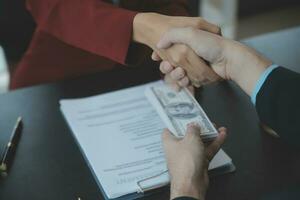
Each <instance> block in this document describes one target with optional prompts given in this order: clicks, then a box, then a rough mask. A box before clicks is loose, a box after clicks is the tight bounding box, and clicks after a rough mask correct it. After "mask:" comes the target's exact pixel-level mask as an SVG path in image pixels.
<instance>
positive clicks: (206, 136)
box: [145, 85, 218, 142]
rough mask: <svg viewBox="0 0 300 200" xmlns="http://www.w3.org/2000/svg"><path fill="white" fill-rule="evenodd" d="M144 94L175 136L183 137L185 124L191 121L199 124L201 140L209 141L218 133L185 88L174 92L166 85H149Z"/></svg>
mask: <svg viewBox="0 0 300 200" xmlns="http://www.w3.org/2000/svg"><path fill="white" fill-rule="evenodd" d="M145 95H146V97H147V98H148V100H149V102H150V103H151V104H152V106H153V107H154V108H155V110H156V111H157V113H158V114H159V116H160V117H161V119H162V120H163V121H164V123H165V124H166V126H167V128H168V129H169V130H170V131H171V132H172V133H173V134H174V135H175V136H176V137H179V138H182V137H184V135H185V133H186V129H187V125H188V124H189V123H192V122H194V123H197V124H198V125H199V126H200V128H201V135H200V136H201V138H202V140H203V141H205V142H207V141H210V140H212V139H214V138H215V137H216V136H217V135H218V131H217V130H216V128H215V127H214V125H213V124H212V123H211V121H210V120H209V118H208V117H207V115H206V113H205V112H204V111H203V109H202V107H201V106H200V105H199V103H198V102H197V101H196V99H195V98H194V97H193V95H192V94H191V93H190V92H189V91H188V90H187V89H186V88H184V89H181V91H180V92H176V91H173V90H172V89H171V88H169V87H168V86H167V85H163V86H157V87H149V88H147V89H146V91H145Z"/></svg>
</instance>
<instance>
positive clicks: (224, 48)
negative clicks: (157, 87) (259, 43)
mask: <svg viewBox="0 0 300 200" xmlns="http://www.w3.org/2000/svg"><path fill="white" fill-rule="evenodd" d="M141 24H143V28H140V29H135V28H134V31H133V36H134V40H135V41H138V42H140V43H144V44H146V45H147V46H149V47H151V48H152V49H153V54H152V59H153V60H155V61H161V63H160V70H161V72H162V73H164V74H165V81H166V82H167V83H169V84H171V86H172V87H175V88H177V89H179V88H180V87H187V86H191V85H192V86H195V87H200V86H201V85H205V84H209V83H212V82H216V81H218V80H221V79H226V80H233V81H235V82H236V83H237V84H238V85H239V86H240V87H241V88H242V89H243V90H244V91H245V92H246V93H247V94H249V95H250V94H251V92H252V90H253V88H254V86H255V83H256V81H257V80H258V77H259V76H260V74H261V73H262V72H263V71H264V70H265V69H266V68H267V67H268V66H270V65H271V61H270V60H268V59H266V58H264V57H262V56H261V55H260V54H259V53H257V52H256V51H255V50H254V49H251V48H249V47H247V46H245V45H243V44H241V43H239V42H236V41H233V40H229V39H226V38H224V37H222V36H221V30H220V28H219V27H218V26H216V25H214V24H211V23H209V22H207V21H205V20H204V19H202V18H200V17H170V16H164V15H159V14H154V13H152V14H151V13H150V14H149V13H146V14H145V13H141V14H138V15H137V16H136V18H135V20H134V27H142V26H139V25H141Z"/></svg>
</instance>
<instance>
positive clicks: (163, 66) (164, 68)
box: [159, 61, 174, 74]
mask: <svg viewBox="0 0 300 200" xmlns="http://www.w3.org/2000/svg"><path fill="white" fill-rule="evenodd" d="M159 69H160V71H161V72H162V73H164V74H167V73H170V72H172V70H174V67H173V66H172V65H171V64H170V63H169V62H168V61H162V62H161V63H160V66H159Z"/></svg>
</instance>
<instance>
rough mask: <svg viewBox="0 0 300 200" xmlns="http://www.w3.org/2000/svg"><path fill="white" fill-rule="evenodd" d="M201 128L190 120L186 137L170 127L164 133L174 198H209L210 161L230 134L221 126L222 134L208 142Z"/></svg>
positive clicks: (164, 144) (165, 150)
mask: <svg viewBox="0 0 300 200" xmlns="http://www.w3.org/2000/svg"><path fill="white" fill-rule="evenodd" d="M200 135H201V134H200V128H199V127H198V126H194V125H193V124H189V125H188V128H187V132H186V135H185V137H184V138H183V139H178V138H176V137H174V136H173V135H172V134H171V132H170V131H169V130H165V131H164V133H163V136H162V138H163V139H162V140H163V146H164V152H165V156H166V160H167V165H168V169H169V174H170V177H171V199H174V198H176V197H182V196H188V197H194V198H196V199H199V200H202V199H205V193H206V190H207V188H208V183H209V180H208V173H207V170H208V163H209V161H211V159H212V158H213V157H214V156H215V154H216V153H217V152H218V151H219V149H220V147H221V145H222V144H223V143H224V141H225V138H226V129H225V128H220V129H219V135H218V137H217V138H216V139H215V140H214V141H213V142H212V143H210V144H209V145H208V146H207V145H204V144H203V142H202V140H201V138H200Z"/></svg>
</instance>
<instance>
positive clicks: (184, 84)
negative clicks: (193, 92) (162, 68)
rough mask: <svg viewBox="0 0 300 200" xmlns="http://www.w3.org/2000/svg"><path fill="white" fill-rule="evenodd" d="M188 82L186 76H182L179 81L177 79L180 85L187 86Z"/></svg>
mask: <svg viewBox="0 0 300 200" xmlns="http://www.w3.org/2000/svg"><path fill="white" fill-rule="evenodd" d="M189 83H190V80H189V78H188V77H187V76H185V77H183V78H182V79H181V80H180V81H178V85H180V86H181V87H188V86H189Z"/></svg>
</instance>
